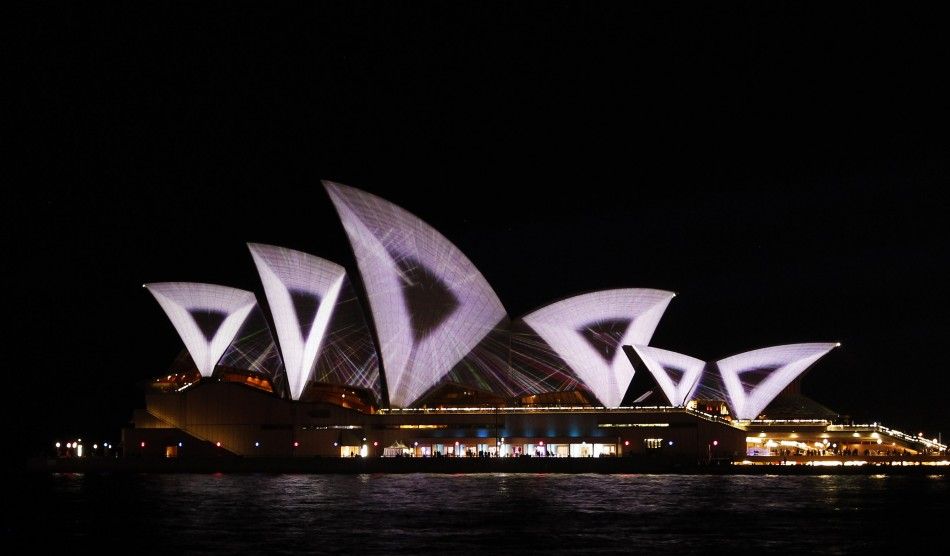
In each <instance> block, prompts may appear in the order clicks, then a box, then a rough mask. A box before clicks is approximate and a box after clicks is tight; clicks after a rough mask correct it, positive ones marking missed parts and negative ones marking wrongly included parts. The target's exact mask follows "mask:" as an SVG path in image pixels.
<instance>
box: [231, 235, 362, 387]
mask: <svg viewBox="0 0 950 556" xmlns="http://www.w3.org/2000/svg"><path fill="white" fill-rule="evenodd" d="M248 248H249V249H250V250H251V256H252V257H253V258H254V264H255V265H256V266H257V272H258V274H260V276H261V282H262V283H263V284H264V294H265V295H266V296H267V304H268V305H269V306H270V313H271V316H272V317H273V319H274V328H275V329H276V331H277V341H278V343H279V344H280V353H281V355H282V356H283V360H284V369H285V371H286V373H287V385H288V386H289V388H290V396H291V398H293V399H295V400H297V399H300V395H301V394H303V391H304V387H306V385H307V382H308V381H309V380H310V375H311V373H313V368H314V366H315V365H316V361H317V356H319V355H320V346H321V344H322V342H323V339H324V336H325V335H326V331H327V326H328V325H329V323H330V317H331V316H332V315H333V308H334V307H335V306H336V301H337V298H338V297H339V295H340V289H341V288H342V287H343V281H344V279H345V278H346V271H345V270H344V269H343V267H342V266H340V265H338V264H336V263H332V262H330V261H328V260H326V259H321V258H319V257H315V256H313V255H309V254H307V253H303V252H300V251H295V250H293V249H287V248H284V247H276V246H273V245H262V244H258V243H249V244H248Z"/></svg>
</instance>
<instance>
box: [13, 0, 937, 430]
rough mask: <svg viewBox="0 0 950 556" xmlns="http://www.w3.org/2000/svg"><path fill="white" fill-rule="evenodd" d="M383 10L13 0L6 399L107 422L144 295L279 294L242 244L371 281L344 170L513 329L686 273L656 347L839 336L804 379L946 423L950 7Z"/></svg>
mask: <svg viewBox="0 0 950 556" xmlns="http://www.w3.org/2000/svg"><path fill="white" fill-rule="evenodd" d="M136 4H137V3H136ZM380 4H381V5H377V6H373V5H367V4H362V3H355V2H344V3H340V4H333V5H323V4H316V5H311V4H310V3H305V4H301V5H300V6H297V7H296V8H290V7H287V10H286V11H283V12H277V11H269V10H268V11H265V10H263V9H261V8H250V7H242V6H241V5H234V4H233V3H231V2H221V3H217V4H214V3H201V4H200V7H199V4H198V3H181V4H178V3H163V4H161V5H158V6H153V7H150V8H143V7H140V6H123V7H121V8H119V7H113V8H105V7H89V6H84V5H80V4H75V5H59V6H51V5H45V6H44V7H42V8H39V7H36V6H33V5H26V6H23V7H21V8H20V9H19V10H18V12H19V15H20V17H19V18H18V19H17V25H16V32H15V33H14V34H13V35H12V45H11V48H10V54H11V55H10V56H9V57H10V58H12V59H13V61H14V69H13V74H12V75H11V76H10V77H12V78H11V79H9V80H8V82H9V83H11V84H12V85H13V86H14V96H13V98H12V103H10V105H11V107H12V110H13V116H14V117H13V122H14V125H13V128H12V130H11V131H12V133H10V135H8V138H9V139H11V140H12V141H11V142H12V143H13V144H12V145H11V148H10V149H9V150H8V153H9V152H12V153H13V155H14V157H13V160H10V161H8V163H7V164H8V167H12V168H13V170H14V171H13V174H12V176H11V177H10V178H8V180H7V187H8V188H9V189H8V191H7V193H6V195H7V199H8V201H7V203H5V210H4V219H3V220H4V223H3V226H4V227H5V228H9V230H8V232H7V233H5V234H4V237H5V238H6V239H7V241H6V247H7V250H8V254H7V257H8V260H9V261H11V262H10V263H9V264H6V265H4V268H5V274H6V277H7V279H8V280H11V287H10V288H9V289H8V296H9V297H8V307H10V309H9V312H7V313H6V314H7V319H6V320H7V323H8V325H10V326H11V328H13V329H14V332H13V336H12V337H11V335H10V334H11V333H10V332H9V331H8V332H7V338H8V340H10V341H8V343H7V350H8V353H12V354H13V357H12V359H11V362H12V364H11V366H9V367H8V368H7V377H8V383H7V388H8V390H14V391H16V392H18V394H17V395H16V396H14V397H15V398H16V399H15V401H14V402H13V403H12V404H7V407H6V409H7V410H12V411H13V412H14V413H18V415H17V419H18V420H20V421H23V422H25V423H27V424H26V426H25V427H24V434H26V435H27V438H28V440H29V441H30V442H34V443H38V444H39V445H45V444H44V443H46V442H48V441H50V440H51V439H53V438H55V437H57V436H63V435H66V434H93V433H95V434H105V433H107V432H108V433H111V434H112V437H115V436H116V431H117V430H118V428H119V427H120V426H121V425H122V424H123V423H124V422H125V421H126V419H127V418H128V416H129V414H130V410H131V408H132V407H134V406H136V405H138V404H140V403H141V400H140V398H141V395H140V393H138V390H137V383H138V382H139V381H141V380H142V379H144V378H145V377H148V376H151V375H155V374H159V373H161V372H163V371H164V370H165V369H166V368H167V365H168V364H169V363H170V361H171V360H172V358H173V357H174V356H175V355H176V354H177V352H178V350H179V349H180V343H179V340H178V338H177V336H176V335H175V332H174V330H173V329H172V327H171V325H170V324H169V323H168V322H167V320H166V319H165V317H164V315H163V314H162V312H161V310H160V309H159V308H158V306H157V305H156V304H155V302H154V300H152V299H151V298H150V296H148V295H147V293H146V292H144V291H143V290H142V289H141V285H142V284H143V283H144V282H148V281H163V280H189V281H192V280H193V281H210V282H220V283H224V284H228V285H233V286H238V287H242V288H248V289H254V290H255V291H258V292H260V285H259V283H258V281H257V279H256V276H255V273H254V268H253V264H252V262H251V259H250V256H249V254H248V253H247V250H246V247H245V246H244V242H246V241H260V242H268V243H276V244H279V245H285V246H288V247H294V248H298V249H302V250H305V251H308V252H311V253H314V254H316V255H320V256H323V257H326V258H329V259H332V260H336V261H339V262H341V263H343V264H344V265H345V266H347V268H348V269H350V271H351V272H353V271H354V270H355V264H354V262H353V258H352V255H351V254H350V252H349V247H348V245H347V242H346V239H345V236H344V234H343V231H342V227H341V226H340V224H339V222H338V221H337V220H336V216H335V213H334V211H333V209H332V206H331V203H330V202H329V200H328V198H327V197H326V194H325V193H324V192H323V190H322V188H321V186H320V184H319V180H320V179H324V178H326V179H333V180H336V181H340V182H342V183H347V184H350V185H355V186H357V187H361V188H363V189H366V190H369V191H372V192H374V193H377V194H379V195H381V196H383V197H385V198H387V199H389V200H391V201H393V202H395V203H397V204H399V205H401V206H403V207H405V208H407V209H408V210H410V211H412V212H414V213H415V214H417V215H418V216H420V217H421V218H423V219H424V220H426V221H428V222H429V223H431V224H432V225H433V226H435V227H436V228H437V229H439V230H440V231H442V232H443V233H444V234H445V235H446V236H447V237H448V238H449V239H451V240H452V241H453V242H455V243H456V244H457V245H458V246H459V248H461V249H462V251H463V252H465V253H466V254H467V255H468V256H469V257H470V258H471V259H472V261H473V262H474V263H475V264H476V266H478V267H479V268H480V269H481V270H482V272H483V273H484V274H485V276H486V278H487V279H488V281H489V282H490V283H491V284H492V285H493V286H494V287H495V289H496V291H497V292H498V294H499V296H500V297H501V299H502V301H503V302H504V303H505V305H506V307H507V308H508V310H509V313H510V314H512V315H514V316H517V315H521V314H524V313H525V312H527V311H529V310H531V309H533V308H535V307H537V306H539V305H542V304H544V303H546V302H548V301H551V300H553V299H555V298H559V297H563V296H566V295H569V294H572V293H578V292H581V291H585V290H591V289H598V288H605V287H617V286H633V287H656V288H663V289H669V290H673V291H676V292H678V293H679V294H680V295H679V296H678V297H677V298H676V299H675V300H674V302H673V303H672V304H671V306H670V308H669V310H668V311H667V313H666V316H665V317H664V319H663V320H662V321H661V323H660V326H659V328H658V329H657V333H656V335H655V336H654V340H653V342H652V343H653V345H656V346H659V347H664V348H668V349H673V350H676V351H682V352H685V353H688V354H692V355H696V356H699V357H704V358H710V359H712V358H719V357H722V356H726V355H730V354H733V353H736V352H739V351H745V350H747V349H752V348H756V347H762V346H765V345H771V344H776V343H789V342H798V341H835V340H836V341H841V342H842V343H843V347H842V348H840V349H839V350H837V351H836V352H833V353H832V354H831V355H829V356H828V357H827V358H826V359H825V360H823V361H822V362H821V363H819V364H818V366H816V367H815V368H814V369H813V371H812V372H811V373H810V374H809V375H808V377H807V378H806V379H805V382H804V389H805V392H806V393H807V394H809V395H811V396H812V397H813V398H815V399H817V400H819V401H820V402H822V403H824V404H826V405H829V406H831V407H833V408H835V409H837V410H839V411H840V412H842V413H846V414H850V415H853V416H854V417H855V418H856V419H862V420H863V419H868V420H881V421H884V422H885V423H887V424H890V425H892V426H897V427H899V428H904V429H906V430H909V431H914V432H916V431H917V430H918V429H921V430H927V431H932V432H936V431H937V430H942V431H943V432H945V433H947V432H950V417H948V412H947V410H946V403H945V400H946V396H947V394H946V393H947V391H948V390H947V389H948V386H950V379H948V373H947V370H946V363H945V356H944V355H943V354H942V352H943V350H944V349H945V346H946V345H947V338H948V333H950V327H948V323H947V317H946V314H947V313H946V309H947V307H948V295H947V280H946V277H947V274H946V271H945V269H944V266H945V263H946V260H947V248H946V239H947V233H946V229H947V226H946V223H945V219H946V212H947V209H948V206H947V202H946V201H945V200H943V199H942V198H941V197H940V196H939V195H938V193H939V191H940V188H941V187H942V186H944V185H946V184H947V183H948V181H950V180H948V177H950V172H948V156H950V154H948V153H950V149H948V136H947V129H948V123H950V118H948V101H947V99H948V98H950V94H948V93H950V91H948V88H947V86H946V85H945V84H944V83H943V78H944V77H945V73H946V67H947V59H948V56H947V55H948V53H950V49H948V43H947V40H946V39H945V38H944V36H943V35H945V29H944V20H942V19H941V18H939V17H936V16H935V15H933V14H923V13H917V14H910V13H899V12H895V10H894V9H893V8H894V6H888V5H883V6H881V5H878V4H874V3H870V4H869V3H866V2H861V3H855V4H847V5H842V4H837V3H836V8H835V10H836V11H828V9H827V8H826V7H825V6H823V4H818V5H816V6H813V7H810V8H809V7H801V6H799V5H798V4H797V3H796V4H794V5H785V4H782V3H769V7H768V8H762V7H760V6H758V4H759V3H752V4H750V5H730V6H729V7H722V6H721V3H718V2H716V3H710V4H698V5H688V6H687V5H678V6H677V7H676V8H670V7H668V6H666V4H667V3H665V2H662V3H657V4H656V5H652V4H644V3H636V7H634V8H632V9H631V8H630V7H629V6H626V7H625V9H621V6H615V7H609V6H603V5H595V6H590V5H581V4H574V3H570V2H550V3H544V4H528V3H511V4H503V5H494V4H484V3H480V4H458V3H453V4H451V7H447V6H440V5H438V4H435V5H426V4H419V3H411V4H400V3H380ZM869 6H873V7H869ZM11 251H12V252H11ZM47 404H48V406H47Z"/></svg>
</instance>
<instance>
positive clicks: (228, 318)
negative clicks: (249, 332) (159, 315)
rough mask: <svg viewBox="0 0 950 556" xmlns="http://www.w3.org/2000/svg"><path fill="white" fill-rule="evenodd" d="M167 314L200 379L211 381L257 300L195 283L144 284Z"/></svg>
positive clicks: (243, 293)
mask: <svg viewBox="0 0 950 556" xmlns="http://www.w3.org/2000/svg"><path fill="white" fill-rule="evenodd" d="M144 287H145V289H147V290H148V291H149V293H151V294H152V295H153V296H154V297H155V300H156V301H158V304H159V305H161V306H162V309H164V311H165V314H166V315H168V318H169V320H171V321H172V325H173V326H174V327H175V330H177V331H178V335H179V336H180V337H181V340H182V342H184V344H185V348H187V349H188V353H189V354H191V359H192V360H193V361H194V362H195V365H196V366H197V367H198V371H199V372H200V373H201V376H204V377H209V376H211V375H212V374H213V373H214V367H215V365H217V364H218V361H219V360H220V359H221V356H222V355H224V352H225V350H226V349H228V346H229V345H231V342H232V341H233V340H234V336H235V335H236V334H237V333H238V331H239V330H240V329H241V325H242V324H244V321H245V320H246V319H247V316H248V314H250V312H251V310H253V309H254V307H256V306H257V298H255V297H254V294H253V293H251V292H249V291H244V290H239V289H237V288H229V287H227V286H216V285H214V284H199V283H194V282H159V283H154V284H145V286H144Z"/></svg>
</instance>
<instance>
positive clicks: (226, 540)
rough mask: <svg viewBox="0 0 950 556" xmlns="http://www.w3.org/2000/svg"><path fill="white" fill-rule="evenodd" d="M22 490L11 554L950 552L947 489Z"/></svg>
mask: <svg viewBox="0 0 950 556" xmlns="http://www.w3.org/2000/svg"><path fill="white" fill-rule="evenodd" d="M13 483H14V484H11V485H9V487H8V489H7V499H6V501H5V502H6V503H5V506H6V507H7V508H8V511H7V515H8V518H7V520H6V522H5V523H4V526H3V528H2V531H3V537H4V539H3V540H4V545H6V546H16V545H13V544H12V543H24V544H25V546H29V547H31V548H33V549H48V548H57V549H60V548H61V549H69V550H78V549H79V547H86V548H88V549H91V550H93V551H95V550H97V549H101V550H104V551H106V552H112V551H115V550H119V551H128V552H133V553H134V552H148V553H154V552H166V553H169V554H174V553H179V552H187V553H208V554H234V553H246V552H251V553H254V552H268V553H301V552H308V553H353V552H365V553H379V552H387V553H395V554H420V553H428V554H489V553H496V554H498V553H500V554H524V553H529V554H537V553H544V554H551V553H563V552H570V553H599V554H604V553H631V552H635V553H640V552H654V551H663V552H667V551H668V552H678V553H704V554H718V553H722V552H724V551H727V552H728V551H732V552H737V553H749V552H760V553H765V554H774V553H786V552H794V553H800V552H806V551H807V552H814V551H818V552H822V553H833V554H850V553H869V551H874V550H878V549H882V548H888V549H895V550H897V549H900V550H906V549H908V548H919V549H922V550H926V551H931V550H935V549H937V548H938V547H940V546H944V547H945V546H946V539H947V536H946V534H947V531H946V526H947V522H948V521H947V519H948V515H950V478H948V477H947V476H946V475H942V474H941V475H921V476H887V475H867V476H832V475H827V476H821V475H819V476H772V475H764V476H742V475H599V474H583V475H567V474H459V475H451V474H402V475H388V474H378V475H305V474H300V475H293V474H288V475H276V474H274V475H271V474H194V475H189V474H122V475H108V474H106V475H102V474H50V475H44V474H35V475H30V476H27V477H24V478H22V480H16V481H13ZM777 551H778V552H777ZM83 552H85V550H83ZM938 552H939V550H938Z"/></svg>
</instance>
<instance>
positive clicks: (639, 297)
mask: <svg viewBox="0 0 950 556" xmlns="http://www.w3.org/2000/svg"><path fill="white" fill-rule="evenodd" d="M674 295H675V294H673V293H671V292H667V291H661V290H651V289H617V290H603V291H597V292H592V293H588V294H583V295H578V296H575V297H571V298H568V299H565V300H563V301H559V302H557V303H553V304H551V305H548V306H546V307H543V308H541V309H538V310H537V311H534V312H533V313H531V314H528V315H526V316H525V317H524V318H523V320H524V322H525V323H527V324H528V325H529V326H530V327H531V328H533V329H534V330H535V331H536V332H537V333H538V335H539V336H541V338H543V339H544V341H545V342H547V343H548V344H549V345H550V346H551V347H552V348H554V350H555V351H556V352H557V353H558V355H560V356H561V357H562V358H563V359H564V361H566V362H567V364H568V365H570V367H571V369H573V370H574V372H575V373H576V374H577V376H578V377H579V378H580V379H581V380H582V381H583V382H584V384H585V385H586V386H587V387H588V388H589V389H590V391H591V392H592V393H593V394H594V395H595V396H597V399H598V400H600V402H601V403H602V404H604V405H605V406H607V407H617V406H619V405H620V402H621V400H622V399H623V396H624V393H626V390H627V387H628V386H629V384H630V379H632V378H633V368H632V367H631V366H630V364H629V363H628V362H627V361H626V360H625V358H624V357H623V356H620V357H618V356H617V355H618V354H617V351H618V348H619V347H620V346H621V345H625V344H647V343H649V341H650V338H651V337H653V332H654V330H656V326H657V324H658V323H659V321H660V318H661V317H662V316H663V312H664V311H666V307H667V305H669V303H670V300H672V299H673V297H674Z"/></svg>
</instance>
